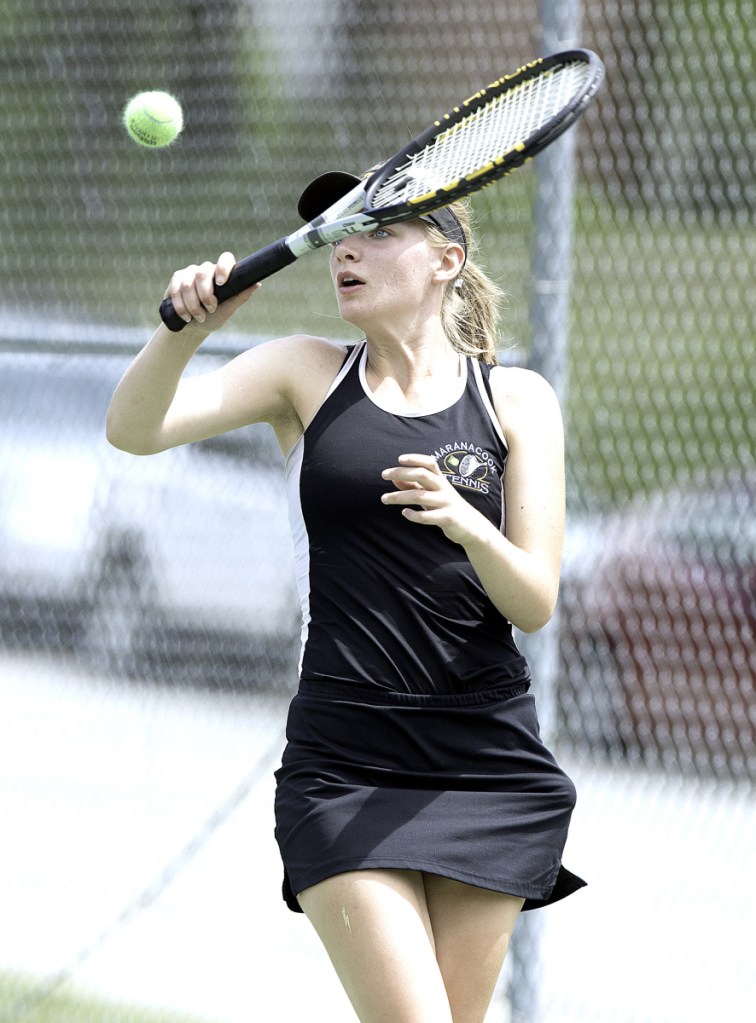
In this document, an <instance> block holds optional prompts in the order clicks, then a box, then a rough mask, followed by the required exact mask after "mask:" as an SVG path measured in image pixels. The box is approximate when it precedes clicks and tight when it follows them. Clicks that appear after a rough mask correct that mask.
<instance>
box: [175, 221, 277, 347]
mask: <svg viewBox="0 0 756 1023" xmlns="http://www.w3.org/2000/svg"><path fill="white" fill-rule="evenodd" d="M296 258H297V257H296V256H295V255H294V253H293V252H292V251H291V249H290V248H289V246H288V245H287V244H286V239H285V238H279V240H278V241H277V242H273V243H272V244H271V245H266V246H265V248H264V249H260V250H259V252H254V253H253V254H252V255H251V256H247V257H246V259H241V260H239V262H238V263H237V264H236V266H235V267H234V268H233V270H232V271H231V273H230V274H229V276H228V280H227V281H226V283H225V284H221V285H220V286H218V285H216V286H215V297H216V298H217V299H218V301H219V302H226V301H227V300H228V299H229V298H233V297H234V295H238V294H239V293H240V292H242V291H244V290H245V289H246V288H249V287H251V286H252V285H253V284H257V282H258V281H263V280H265V278H266V277H270V276H271V274H274V273H277V272H278V271H279V270H283V268H284V267H285V266H288V265H289V264H290V263H293V262H294V260H295V259H296ZM160 318H161V319H162V321H163V323H164V324H165V325H166V327H167V328H168V330H172V331H173V332H174V334H178V333H179V331H181V330H183V329H184V327H186V325H187V324H186V321H185V320H182V319H181V317H180V316H179V315H178V313H177V312H176V310H175V309H174V308H173V301H172V300H171V299H170V298H164V299H163V301H162V302H161V303H160Z"/></svg>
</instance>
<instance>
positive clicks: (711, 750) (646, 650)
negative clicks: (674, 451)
mask: <svg viewBox="0 0 756 1023" xmlns="http://www.w3.org/2000/svg"><path fill="white" fill-rule="evenodd" d="M560 599H561V617H560V651H561V668H562V679H563V688H562V690H561V694H560V713H561V720H562V724H563V726H564V727H565V728H566V731H567V734H568V735H569V736H571V737H573V738H575V739H578V737H579V741H582V742H583V743H586V742H587V743H588V745H589V746H590V747H591V748H592V749H593V750H594V751H598V750H603V751H605V752H606V751H608V752H615V753H618V754H619V755H621V756H623V757H625V756H628V755H629V756H630V757H633V758H639V759H640V760H642V761H643V762H645V763H649V764H656V765H662V766H669V767H672V766H678V767H680V768H683V769H684V768H685V766H686V765H695V766H696V767H697V768H698V769H700V770H706V769H709V770H713V771H715V772H722V773H723V774H726V775H736V776H745V775H746V774H747V773H748V772H749V771H750V772H751V773H752V772H753V770H754V768H756V471H753V470H752V471H750V472H744V473H742V474H740V475H737V476H734V477H723V478H722V479H719V480H709V481H707V482H705V483H703V484H701V485H699V486H691V487H688V488H683V489H678V490H672V491H669V492H665V493H661V494H658V495H657V496H654V497H652V498H651V499H649V500H647V501H644V502H638V503H636V504H634V505H633V507H632V508H630V509H629V510H628V511H626V512H623V513H619V514H616V515H614V516H611V517H606V518H603V519H601V518H600V519H591V520H588V521H583V522H580V521H578V522H576V523H573V524H572V526H571V529H570V531H569V534H568V541H567V544H566V548H565V560H564V569H563V576H562V592H561V598H560Z"/></svg>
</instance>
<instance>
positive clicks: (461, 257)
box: [433, 242, 465, 284]
mask: <svg viewBox="0 0 756 1023" xmlns="http://www.w3.org/2000/svg"><path fill="white" fill-rule="evenodd" d="M464 262H465V250H464V249H463V248H462V246H461V245H457V243H456V242H449V243H448V244H447V245H446V246H445V247H444V248H443V249H438V264H437V267H436V270H435V271H434V274H433V280H434V281H439V282H440V283H441V284H448V283H449V281H453V280H454V278H455V277H458V276H459V274H460V272H461V271H462V267H463V265H464Z"/></svg>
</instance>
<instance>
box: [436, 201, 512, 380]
mask: <svg viewBox="0 0 756 1023" xmlns="http://www.w3.org/2000/svg"><path fill="white" fill-rule="evenodd" d="M449 209H450V210H451V211H452V212H453V213H454V215H455V216H456V218H457V220H459V222H460V225H461V227H462V230H463V231H464V233H465V238H466V240H467V260H466V262H465V265H464V266H463V267H462V271H461V272H460V274H459V275H458V277H457V278H456V279H455V280H453V281H450V282H449V283H448V284H447V285H446V291H445V292H444V298H443V304H442V306H441V323H442V325H443V328H444V332H445V333H446V336H447V337H448V339H449V343H450V344H451V346H452V348H454V349H455V350H456V351H458V352H460V353H461V354H462V355H469V356H472V357H473V358H476V359H480V361H481V362H485V363H488V364H489V365H491V366H495V365H496V364H497V362H498V358H497V354H496V349H497V347H498V322H499V307H500V304H501V300H502V298H503V292H502V290H501V288H500V287H499V286H498V285H497V284H495V283H494V281H492V280H491V278H490V277H489V276H488V274H487V273H486V272H485V270H483V268H482V266H480V264H479V263H477V262H476V261H475V258H474V256H475V244H474V239H473V236H472V215H471V212H470V207H469V205H468V204H467V203H466V202H465V201H464V200H459V201H457V202H453V203H450V204H449ZM420 222H421V223H422V225H423V227H424V228H425V230H426V232H427V234H428V238H429V241H430V243H431V244H432V245H438V246H441V245H448V244H449V239H448V238H447V236H446V235H445V234H444V233H443V232H442V231H441V230H439V228H437V227H436V226H435V224H431V223H429V222H428V221H427V220H421V221H420Z"/></svg>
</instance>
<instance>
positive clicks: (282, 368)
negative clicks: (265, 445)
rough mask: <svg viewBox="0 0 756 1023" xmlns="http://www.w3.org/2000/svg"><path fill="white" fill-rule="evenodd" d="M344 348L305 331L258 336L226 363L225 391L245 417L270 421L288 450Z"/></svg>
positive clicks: (311, 413) (312, 412)
mask: <svg viewBox="0 0 756 1023" xmlns="http://www.w3.org/2000/svg"><path fill="white" fill-rule="evenodd" d="M346 350H347V349H346V345H345V344H339V343H337V342H334V341H329V340H327V339H326V338H322V337H313V336H311V335H309V334H292V335H290V336H288V337H281V338H276V339H275V340H273V341H266V342H263V343H262V344H259V345H255V346H254V347H253V348H250V349H248V350H247V351H246V352H244V353H242V354H241V355H239V356H237V357H236V358H235V359H233V360H232V361H231V362H230V363H228V364H227V366H226V368H225V370H224V371H223V372H224V373H225V374H226V382H227V383H226V387H225V390H226V393H227V395H229V398H230V401H231V402H232V403H233V402H237V403H238V404H239V407H240V409H243V414H244V415H246V416H247V417H248V418H247V421H248V422H260V421H264V422H268V423H270V424H271V425H272V426H273V427H274V429H275V431H276V433H277V435H278V438H279V442H280V444H281V447H282V448H283V449H284V450H289V449H290V448H291V446H292V445H293V444H294V443H295V441H296V439H297V438H298V437H299V436H300V435H301V433H302V431H303V430H304V429H305V428H306V427H307V425H308V424H309V423H310V422H311V420H312V418H313V417H314V415H315V413H316V412H317V410H318V409H319V408H320V405H321V404H322V402H323V400H324V398H325V396H326V394H327V393H328V389H329V387H330V386H331V383H332V382H333V379H334V377H335V376H336V375H337V373H338V371H339V369H340V367H341V365H342V363H343V362H344V358H345V355H346Z"/></svg>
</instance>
